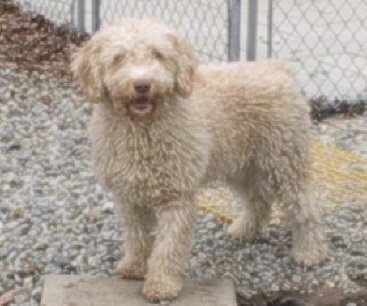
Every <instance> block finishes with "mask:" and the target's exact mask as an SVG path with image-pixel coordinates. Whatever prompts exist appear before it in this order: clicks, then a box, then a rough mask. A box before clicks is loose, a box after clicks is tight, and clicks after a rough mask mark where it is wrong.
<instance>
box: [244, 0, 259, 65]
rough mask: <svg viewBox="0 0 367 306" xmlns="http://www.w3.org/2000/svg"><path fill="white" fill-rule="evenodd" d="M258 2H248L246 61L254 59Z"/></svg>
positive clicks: (255, 0) (250, 0) (251, 0)
mask: <svg viewBox="0 0 367 306" xmlns="http://www.w3.org/2000/svg"><path fill="white" fill-rule="evenodd" d="M257 14H258V1H257V0H248V11H247V40H246V59H247V60H248V61H254V60H255V59H256V49H257V48H256V47H257V46H256V45H257Z"/></svg>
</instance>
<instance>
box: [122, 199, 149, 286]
mask: <svg viewBox="0 0 367 306" xmlns="http://www.w3.org/2000/svg"><path fill="white" fill-rule="evenodd" d="M115 210H116V212H117V216H118V217H119V219H120V220H121V221H122V226H123V231H124V235H125V255H124V257H123V258H122V259H121V260H120V261H119V263H118V265H117V271H118V273H120V274H121V276H122V277H124V278H132V279H143V278H144V276H145V273H146V271H147V261H148V257H149V255H150V253H151V249H152V244H153V240H154V237H153V230H154V226H155V223H156V217H155V214H154V212H153V211H152V210H150V209H148V208H147V207H142V206H138V205H126V203H121V202H120V201H116V200H115Z"/></svg>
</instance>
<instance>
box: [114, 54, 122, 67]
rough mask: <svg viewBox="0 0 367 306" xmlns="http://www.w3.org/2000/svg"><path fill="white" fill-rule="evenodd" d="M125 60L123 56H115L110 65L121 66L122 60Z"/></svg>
mask: <svg viewBox="0 0 367 306" xmlns="http://www.w3.org/2000/svg"><path fill="white" fill-rule="evenodd" d="M124 58H125V55H124V54H117V55H115V56H114V57H113V60H112V65H118V64H121V63H122V61H123V60H124Z"/></svg>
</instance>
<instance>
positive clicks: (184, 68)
mask: <svg viewBox="0 0 367 306" xmlns="http://www.w3.org/2000/svg"><path fill="white" fill-rule="evenodd" d="M168 39H169V40H170V41H171V42H172V45H173V48H174V50H175V52H176V53H177V57H176V59H177V70H178V72H177V77H176V89H177V92H178V93H179V94H180V95H181V96H183V97H187V96H188V95H190V93H191V90H192V82H193V78H194V73H195V70H196V68H197V65H198V62H197V58H196V56H195V53H194V50H193V49H192V48H191V47H190V46H189V45H188V44H187V43H186V41H184V40H183V39H181V38H178V37H176V36H174V35H168Z"/></svg>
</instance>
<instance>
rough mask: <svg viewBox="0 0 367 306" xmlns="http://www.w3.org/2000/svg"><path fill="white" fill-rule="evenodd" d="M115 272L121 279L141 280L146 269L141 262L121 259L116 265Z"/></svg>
mask: <svg viewBox="0 0 367 306" xmlns="http://www.w3.org/2000/svg"><path fill="white" fill-rule="evenodd" d="M117 272H118V273H119V274H120V275H121V276H122V277H123V278H129V279H143V278H144V275H145V273H146V268H145V265H144V264H143V263H142V262H141V261H130V260H126V259H121V260H120V262H119V263H118V265H117Z"/></svg>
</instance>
